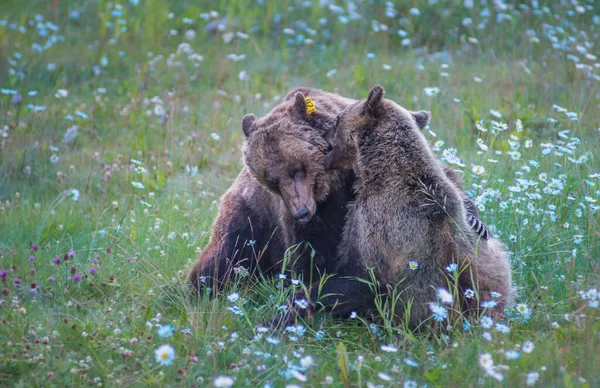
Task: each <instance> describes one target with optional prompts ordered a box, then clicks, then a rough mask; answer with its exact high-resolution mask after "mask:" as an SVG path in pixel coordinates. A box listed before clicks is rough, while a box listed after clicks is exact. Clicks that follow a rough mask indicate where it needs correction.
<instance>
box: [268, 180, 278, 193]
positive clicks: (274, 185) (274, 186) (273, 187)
mask: <svg viewBox="0 0 600 388" xmlns="http://www.w3.org/2000/svg"><path fill="white" fill-rule="evenodd" d="M265 180H266V182H267V186H269V188H270V189H271V190H273V191H277V190H278V189H279V178H277V177H268V178H266V179H265Z"/></svg>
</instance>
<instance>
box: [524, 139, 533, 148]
mask: <svg viewBox="0 0 600 388" xmlns="http://www.w3.org/2000/svg"><path fill="white" fill-rule="evenodd" d="M531 147H533V140H531V139H527V140H525V148H531Z"/></svg>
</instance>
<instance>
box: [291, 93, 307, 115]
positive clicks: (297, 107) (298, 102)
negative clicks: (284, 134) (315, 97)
mask: <svg viewBox="0 0 600 388" xmlns="http://www.w3.org/2000/svg"><path fill="white" fill-rule="evenodd" d="M306 108H307V107H306V97H305V96H304V93H302V92H296V94H295V95H294V111H295V112H296V113H297V114H298V115H300V117H306V115H307V111H306Z"/></svg>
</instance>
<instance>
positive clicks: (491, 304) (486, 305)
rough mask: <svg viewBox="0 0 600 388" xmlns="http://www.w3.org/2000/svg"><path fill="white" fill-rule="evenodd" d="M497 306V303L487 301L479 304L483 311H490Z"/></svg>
mask: <svg viewBox="0 0 600 388" xmlns="http://www.w3.org/2000/svg"><path fill="white" fill-rule="evenodd" d="M497 305H498V302H496V301H495V300H487V301H485V302H482V303H481V307H483V308H484V309H492V308H494V307H496V306H497Z"/></svg>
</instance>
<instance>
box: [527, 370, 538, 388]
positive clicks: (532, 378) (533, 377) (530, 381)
mask: <svg viewBox="0 0 600 388" xmlns="http://www.w3.org/2000/svg"><path fill="white" fill-rule="evenodd" d="M539 378H540V374H539V373H538V372H529V373H527V379H526V380H525V384H527V385H529V386H531V385H535V383H536V382H537V381H538V379H539Z"/></svg>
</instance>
